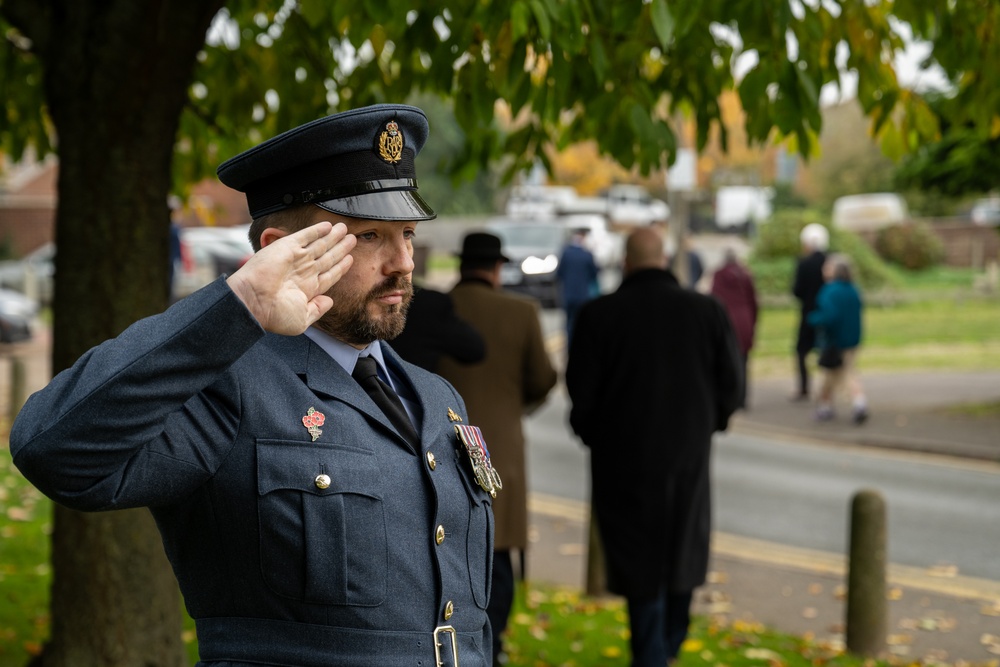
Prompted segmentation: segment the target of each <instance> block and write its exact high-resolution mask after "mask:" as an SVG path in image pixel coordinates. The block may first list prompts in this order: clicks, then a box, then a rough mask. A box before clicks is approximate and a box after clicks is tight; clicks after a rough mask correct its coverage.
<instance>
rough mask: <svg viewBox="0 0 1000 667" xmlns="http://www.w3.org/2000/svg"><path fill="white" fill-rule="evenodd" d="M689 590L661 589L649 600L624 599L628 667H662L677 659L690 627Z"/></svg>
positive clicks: (690, 593)
mask: <svg viewBox="0 0 1000 667" xmlns="http://www.w3.org/2000/svg"><path fill="white" fill-rule="evenodd" d="M691 595H692V592H691V591H687V592H684V593H673V592H669V591H667V590H666V589H665V588H664V589H661V590H660V592H659V594H658V595H657V596H656V597H654V598H652V599H647V598H642V599H641V600H640V599H636V598H627V602H628V617H629V628H630V629H631V631H632V639H631V647H632V667H664V666H665V665H666V664H667V663H668V662H670V661H673V660H674V659H675V658H677V654H678V653H679V652H680V650H681V644H683V643H684V639H685V638H686V637H687V633H688V626H689V625H690V624H691Z"/></svg>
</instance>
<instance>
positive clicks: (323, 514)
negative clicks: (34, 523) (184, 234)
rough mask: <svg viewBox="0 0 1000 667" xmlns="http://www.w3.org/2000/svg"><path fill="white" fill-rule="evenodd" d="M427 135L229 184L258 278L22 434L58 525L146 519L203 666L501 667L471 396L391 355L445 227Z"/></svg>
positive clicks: (227, 288)
mask: <svg viewBox="0 0 1000 667" xmlns="http://www.w3.org/2000/svg"><path fill="white" fill-rule="evenodd" d="M427 134H428V125H427V119H426V117H425V116H424V114H423V112H422V111H421V110H420V109H417V108H415V107H411V106H404V105H388V104H383V105H376V106H372V107H365V108H360V109H355V110H353V111H347V112H344V113H340V114H335V115H332V116H328V117H326V118H322V119H319V120H316V121H313V122H311V123H308V124H306V125H303V126H300V127H297V128H295V129H292V130H290V131H288V132H286V133H284V134H281V135H279V136H277V137H275V138H273V139H271V140H268V141H265V142H264V143H262V144H260V145H258V146H256V147H255V148H252V149H250V150H248V151H246V152H244V153H241V154H240V155H237V156H236V157H234V158H232V159H230V160H228V161H226V162H225V163H223V164H222V165H221V166H220V167H219V170H218V173H219V178H220V180H222V182H223V183H225V184H226V185H229V186H230V187H232V188H235V189H237V190H240V191H242V192H245V193H246V196H247V203H248V205H249V209H250V214H251V216H252V217H253V222H252V224H251V226H250V236H251V241H252V243H253V245H254V249H255V251H256V252H255V254H254V255H253V256H252V257H251V258H250V259H249V260H248V261H247V262H246V263H245V264H244V265H243V266H242V267H241V268H240V269H239V270H237V271H236V272H234V273H233V274H232V275H231V276H229V277H228V278H225V277H222V278H219V279H217V280H216V281H214V282H213V283H211V284H210V285H208V286H206V287H204V288H203V289H201V290H199V291H197V292H195V293H194V294H192V295H190V296H188V297H186V298H184V299H182V300H180V301H179V302H177V303H176V304H174V305H172V306H171V307H170V308H168V309H167V310H166V311H165V312H164V313H162V314H160V315H157V316H153V317H150V318H147V319H144V320H141V321H139V322H137V323H135V324H134V325H132V326H131V327H129V328H128V329H127V330H126V331H125V332H123V333H122V334H121V335H120V336H118V337H117V338H115V339H113V340H110V341H107V342H105V343H104V344H102V345H99V346H97V347H95V348H93V349H92V350H90V351H89V352H87V353H86V354H85V355H84V356H82V357H81V358H80V359H79V360H78V361H77V362H76V364H74V365H73V366H72V367H71V368H70V369H68V370H66V371H64V372H62V373H60V374H59V375H57V376H56V377H55V378H54V379H53V380H52V382H51V383H50V384H49V385H48V386H47V387H46V388H45V389H43V390H42V391H40V392H38V393H36V394H34V395H33V396H32V397H31V398H30V399H29V400H28V402H27V404H26V405H25V406H24V408H23V410H22V411H21V412H20V414H19V415H18V417H17V420H16V421H15V423H14V425H13V429H12V431H11V435H10V446H11V452H12V454H13V458H14V463H15V464H16V465H17V466H18V468H20V470H21V471H22V472H23V473H24V475H25V476H26V477H27V478H28V479H29V480H31V481H32V482H33V483H34V484H35V485H37V486H38V488H39V489H41V490H42V491H43V492H44V493H45V494H47V495H48V496H49V497H51V498H53V499H54V500H55V501H57V502H59V503H62V504H64V505H66V506H68V507H70V508H73V509H77V510H83V511H100V510H114V509H122V508H130V507H139V506H146V507H149V508H150V511H151V512H152V514H153V516H154V517H155V519H156V522H157V525H158V527H159V529H160V533H161V535H162V538H163V545H164V548H165V550H166V553H167V556H168V558H169V560H170V562H171V565H172V566H173V569H174V572H175V574H176V575H177V579H178V581H179V583H180V588H181V591H182V593H183V595H184V600H185V603H186V605H187V609H188V612H189V613H190V614H191V616H192V617H193V618H194V621H195V625H196V629H197V634H198V644H199V651H200V657H201V661H200V662H199V665H204V666H206V667H211V666H219V667H222V666H223V665H225V666H226V667H249V666H250V665H254V666H261V665H264V666H267V665H273V666H278V665H281V666H282V667H316V666H318V665H351V666H352V667H383V666H385V665H404V664H406V665H419V664H424V665H451V666H455V667H457V665H458V664H459V662H460V661H461V664H462V665H463V667H465V666H468V665H473V666H476V667H488V665H490V663H491V655H490V646H491V645H492V639H491V636H490V626H489V623H488V620H487V616H486V606H487V601H488V597H489V590H490V571H489V562H490V551H491V548H492V544H491V535H492V513H491V505H492V502H493V494H495V493H496V488H495V485H493V484H492V483H490V482H489V479H490V477H491V469H490V465H489V459H488V457H485V456H484V455H483V452H484V451H485V446H484V445H482V443H481V438H477V437H476V431H475V429H474V427H470V426H469V424H470V421H471V420H470V419H469V415H468V413H467V412H466V410H465V404H464V402H463V401H462V398H461V396H460V395H459V394H458V393H457V392H456V391H455V390H454V388H453V387H451V386H450V385H449V384H448V383H447V382H445V381H444V380H443V379H442V378H440V377H438V376H436V375H434V374H432V373H428V372H427V371H425V370H423V369H421V368H419V367H417V366H414V365H412V364H409V363H407V362H405V361H403V360H402V359H400V358H399V356H398V355H397V354H396V353H395V352H394V351H393V350H392V348H391V347H390V346H389V345H388V344H387V343H386V342H385V341H387V340H389V339H392V338H393V337H395V336H396V335H397V334H398V333H399V332H400V331H401V330H402V329H403V325H404V321H405V312H406V306H407V304H408V302H409V300H410V298H411V293H412V288H411V282H410V280H411V274H412V271H413V266H414V265H413V259H412V256H413V245H412V240H413V237H414V234H415V231H416V227H417V225H418V223H419V222H420V221H422V220H428V219H431V218H433V217H434V212H433V211H432V210H431V208H430V207H429V206H428V205H427V203H426V202H424V201H423V199H422V198H421V197H420V195H419V194H418V192H417V189H416V173H415V171H414V158H415V157H416V155H417V153H418V152H419V151H420V149H421V147H422V146H423V145H424V142H425V140H426V138H427ZM471 423H474V422H471ZM456 426H462V427H463V428H464V429H465V430H464V431H462V433H463V434H464V435H462V436H460V434H459V431H457V430H456Z"/></svg>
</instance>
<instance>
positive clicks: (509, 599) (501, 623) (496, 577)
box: [486, 550, 514, 664]
mask: <svg viewBox="0 0 1000 667" xmlns="http://www.w3.org/2000/svg"><path fill="white" fill-rule="evenodd" d="M513 606H514V564H513V563H512V562H511V559H510V550H503V551H494V552H493V589H492V592H491V593H490V602H489V604H488V605H487V606H486V616H487V617H488V618H489V619H490V627H491V628H492V629H493V663H494V664H496V661H497V657H498V656H499V655H500V650H501V649H502V648H503V637H502V635H503V632H504V630H506V629H507V619H508V618H510V610H511V608H512V607H513Z"/></svg>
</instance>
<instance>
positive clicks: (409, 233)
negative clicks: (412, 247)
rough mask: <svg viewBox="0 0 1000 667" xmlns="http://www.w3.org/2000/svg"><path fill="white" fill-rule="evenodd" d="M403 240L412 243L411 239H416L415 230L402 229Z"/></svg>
mask: <svg viewBox="0 0 1000 667" xmlns="http://www.w3.org/2000/svg"><path fill="white" fill-rule="evenodd" d="M403 238H404V239H406V240H407V241H412V240H413V239H415V238H417V230H415V229H404V230H403Z"/></svg>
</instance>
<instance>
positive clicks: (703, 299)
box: [566, 228, 741, 667]
mask: <svg viewBox="0 0 1000 667" xmlns="http://www.w3.org/2000/svg"><path fill="white" fill-rule="evenodd" d="M665 267H666V260H665V256H664V253H663V240H662V238H661V237H660V236H659V234H658V233H657V232H656V231H655V230H653V229H650V228H642V229H639V230H637V231H635V232H633V233H632V234H631V236H629V238H628V241H627V243H626V256H625V267H624V275H625V278H624V280H623V281H622V284H621V287H619V288H618V290H617V291H616V292H615V293H613V294H609V295H607V296H603V297H600V298H598V299H597V300H595V301H591V302H590V303H588V304H587V305H585V306H584V307H583V309H582V310H581V312H580V314H579V317H578V319H577V324H576V328H575V329H574V332H573V337H572V340H571V342H570V351H569V359H568V362H567V367H566V388H567V390H568V391H569V396H570V399H571V400H572V404H573V405H572V409H571V411H570V424H571V426H572V428H573V430H574V431H575V432H576V434H577V435H578V436H579V437H580V438H581V439H582V440H583V443H584V444H585V445H586V446H588V447H589V448H590V450H591V455H590V463H591V482H592V485H593V491H592V502H593V504H594V510H595V515H596V517H597V523H598V527H599V530H600V534H601V540H602V542H603V544H604V549H605V557H606V562H607V568H608V584H609V588H610V589H611V591H612V592H614V593H617V594H620V595H623V596H625V598H626V600H627V602H628V610H629V622H630V626H631V631H632V639H631V645H632V654H633V656H632V664H633V665H634V666H636V667H639V666H642V667H645V666H647V665H649V666H653V665H655V666H656V667H663V665H665V664H666V663H667V661H669V660H673V659H674V658H676V656H677V653H678V651H679V650H680V646H681V644H682V643H683V641H684V638H685V637H686V635H687V630H688V624H689V621H690V605H691V596H692V592H693V590H694V589H695V588H696V587H698V586H699V585H701V584H703V583H704V582H705V576H706V574H707V570H708V554H709V534H710V531H711V514H710V500H711V498H710V496H711V494H710V486H709V458H710V452H711V444H712V434H713V433H714V432H715V431H721V430H725V429H726V427H727V425H728V420H729V417H730V416H731V415H732V413H733V412H734V411H735V410H736V407H737V405H738V403H739V396H740V380H741V364H740V355H739V348H738V346H737V343H736V336H735V334H734V332H733V329H732V326H731V324H730V322H729V318H728V316H727V315H726V311H725V309H724V308H723V306H722V304H721V303H719V302H718V301H717V300H715V299H713V298H712V297H710V296H707V295H703V294H699V293H698V292H695V291H694V290H687V289H683V288H682V287H681V286H680V284H679V283H678V281H677V279H676V278H675V277H674V275H673V274H672V273H671V272H670V271H668V270H667V269H666V268H665Z"/></svg>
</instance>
